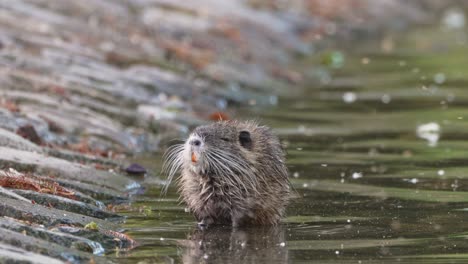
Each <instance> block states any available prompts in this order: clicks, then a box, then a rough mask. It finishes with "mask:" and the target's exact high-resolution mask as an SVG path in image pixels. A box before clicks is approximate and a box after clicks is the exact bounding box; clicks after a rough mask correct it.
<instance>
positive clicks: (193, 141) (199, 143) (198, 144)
mask: <svg viewBox="0 0 468 264" xmlns="http://www.w3.org/2000/svg"><path fill="white" fill-rule="evenodd" d="M190 145H192V146H195V147H198V146H200V145H201V141H200V140H199V139H192V140H190Z"/></svg>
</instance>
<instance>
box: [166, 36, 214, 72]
mask: <svg viewBox="0 0 468 264" xmlns="http://www.w3.org/2000/svg"><path fill="white" fill-rule="evenodd" d="M164 48H165V49H166V51H167V56H168V57H169V58H171V57H175V58H176V59H179V60H181V61H183V62H186V63H188V64H190V65H192V66H193V67H195V68H196V69H199V70H200V69H203V68H205V67H206V66H207V65H208V64H210V63H211V62H212V61H213V59H214V55H213V52H212V51H211V50H200V49H196V48H194V47H193V46H191V45H190V44H187V43H178V42H174V41H172V42H166V44H165V45H164Z"/></svg>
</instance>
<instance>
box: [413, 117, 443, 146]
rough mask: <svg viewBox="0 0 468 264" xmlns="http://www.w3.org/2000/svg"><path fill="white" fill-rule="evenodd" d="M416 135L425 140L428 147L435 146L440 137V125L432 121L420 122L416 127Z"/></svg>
mask: <svg viewBox="0 0 468 264" xmlns="http://www.w3.org/2000/svg"><path fill="white" fill-rule="evenodd" d="M416 135H417V136H418V137H419V138H422V139H425V140H427V142H428V145H429V146H430V147H435V146H436V145H437V142H438V141H439V138H440V125H439V124H437V123H434V122H431V123H427V124H422V125H420V126H418V128H417V129H416Z"/></svg>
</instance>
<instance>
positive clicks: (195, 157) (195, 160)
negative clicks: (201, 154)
mask: <svg viewBox="0 0 468 264" xmlns="http://www.w3.org/2000/svg"><path fill="white" fill-rule="evenodd" d="M192 162H197V156H195V152H192Z"/></svg>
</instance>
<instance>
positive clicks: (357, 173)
mask: <svg viewBox="0 0 468 264" xmlns="http://www.w3.org/2000/svg"><path fill="white" fill-rule="evenodd" d="M351 177H352V178H353V179H359V178H362V172H353V174H352V175H351Z"/></svg>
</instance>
